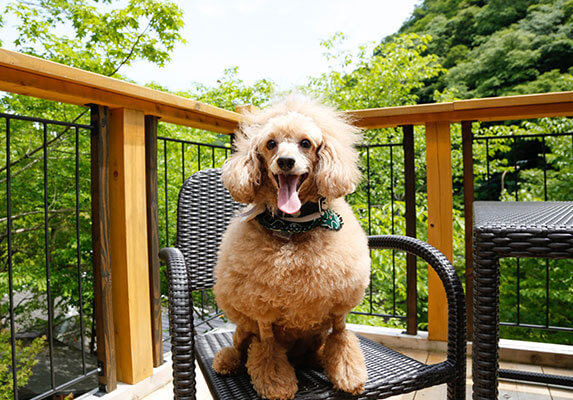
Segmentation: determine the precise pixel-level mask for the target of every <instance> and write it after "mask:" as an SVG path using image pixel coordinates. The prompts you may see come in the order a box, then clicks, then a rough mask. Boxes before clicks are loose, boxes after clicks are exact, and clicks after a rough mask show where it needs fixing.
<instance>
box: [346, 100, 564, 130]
mask: <svg viewBox="0 0 573 400" xmlns="http://www.w3.org/2000/svg"><path fill="white" fill-rule="evenodd" d="M348 114H350V115H351V117H352V118H353V119H354V120H355V121H356V125H358V126H360V127H361V128H364V129H375V128H387V127H394V126H397V125H408V124H412V125H424V124H426V123H428V122H439V121H449V122H450V123H453V122H461V121H504V120H512V119H532V118H540V117H562V116H571V115H573V92H562V93H544V94H538V95H526V96H508V97H499V98H489V99H474V100H461V101H454V102H450V103H438V104H419V105H412V106H402V107H387V108H377V109H368V110H355V111H348Z"/></svg>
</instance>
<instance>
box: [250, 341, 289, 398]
mask: <svg viewBox="0 0 573 400" xmlns="http://www.w3.org/2000/svg"><path fill="white" fill-rule="evenodd" d="M247 371H248V372H249V375H250V377H251V382H252V383H253V387H254V388H255V390H256V391H257V393H258V394H259V396H261V397H263V398H265V399H269V400H289V399H293V398H294V395H295V393H296V391H297V390H298V384H297V380H296V375H295V372H294V368H293V367H292V365H290V363H289V361H288V358H287V355H286V350H285V349H284V348H283V347H282V346H280V345H279V344H278V343H276V342H274V341H263V342H259V341H258V340H256V339H254V340H253V342H252V343H251V346H250V347H249V353H248V357H247Z"/></svg>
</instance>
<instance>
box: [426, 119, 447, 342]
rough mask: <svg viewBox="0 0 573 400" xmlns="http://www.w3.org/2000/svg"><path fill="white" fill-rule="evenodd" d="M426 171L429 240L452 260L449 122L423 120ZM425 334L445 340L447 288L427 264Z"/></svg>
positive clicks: (432, 338)
mask: <svg viewBox="0 0 573 400" xmlns="http://www.w3.org/2000/svg"><path fill="white" fill-rule="evenodd" d="M426 174H427V192H428V243H430V244H431V245H433V246H434V247H436V248H437V249H438V250H440V251H441V252H442V253H444V255H445V256H446V257H447V258H448V259H449V260H450V261H452V259H453V239H452V238H453V236H452V234H453V232H452V229H453V228H452V223H453V216H452V205H453V201H452V161H451V148H450V124H449V122H431V123H427V124H426ZM428 338H429V339H430V340H440V341H447V340H448V308H447V300H446V292H445V290H444V288H443V287H442V283H441V281H440V278H439V277H438V275H437V274H436V273H435V272H434V270H433V269H432V268H431V267H429V266H428Z"/></svg>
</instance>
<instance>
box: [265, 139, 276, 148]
mask: <svg viewBox="0 0 573 400" xmlns="http://www.w3.org/2000/svg"><path fill="white" fill-rule="evenodd" d="M275 147H277V142H275V141H274V140H269V141H268V142H267V149H269V150H272V149H274V148H275Z"/></svg>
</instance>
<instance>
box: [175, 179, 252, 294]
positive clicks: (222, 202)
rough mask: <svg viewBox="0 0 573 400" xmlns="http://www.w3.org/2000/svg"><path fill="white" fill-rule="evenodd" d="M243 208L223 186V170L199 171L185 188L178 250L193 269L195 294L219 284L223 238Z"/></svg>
mask: <svg viewBox="0 0 573 400" xmlns="http://www.w3.org/2000/svg"><path fill="white" fill-rule="evenodd" d="M240 208H241V205H240V204H239V203H237V202H236V201H234V200H233V198H232V197H231V195H230V194H229V192H228V191H227V189H225V187H224V186H223V183H222V182H221V170H220V169H206V170H202V171H199V172H197V173H195V174H193V175H192V176H191V177H190V178H188V179H187V180H186V181H185V183H184V184H183V188H182V189H181V192H180V193H179V203H178V207H177V247H178V248H179V249H180V250H181V252H182V253H183V255H184V257H185V260H186V262H187V267H188V268H189V274H190V276H191V282H190V289H191V290H200V289H209V288H211V287H213V285H214V284H215V280H214V278H213V268H214V266H215V263H216V261H217V250H218V249H219V244H220V243H221V236H222V235H223V233H224V232H225V229H226V228H227V225H228V224H229V221H230V219H231V217H232V216H233V215H234V214H235V212H236V211H237V210H239V209H240Z"/></svg>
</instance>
